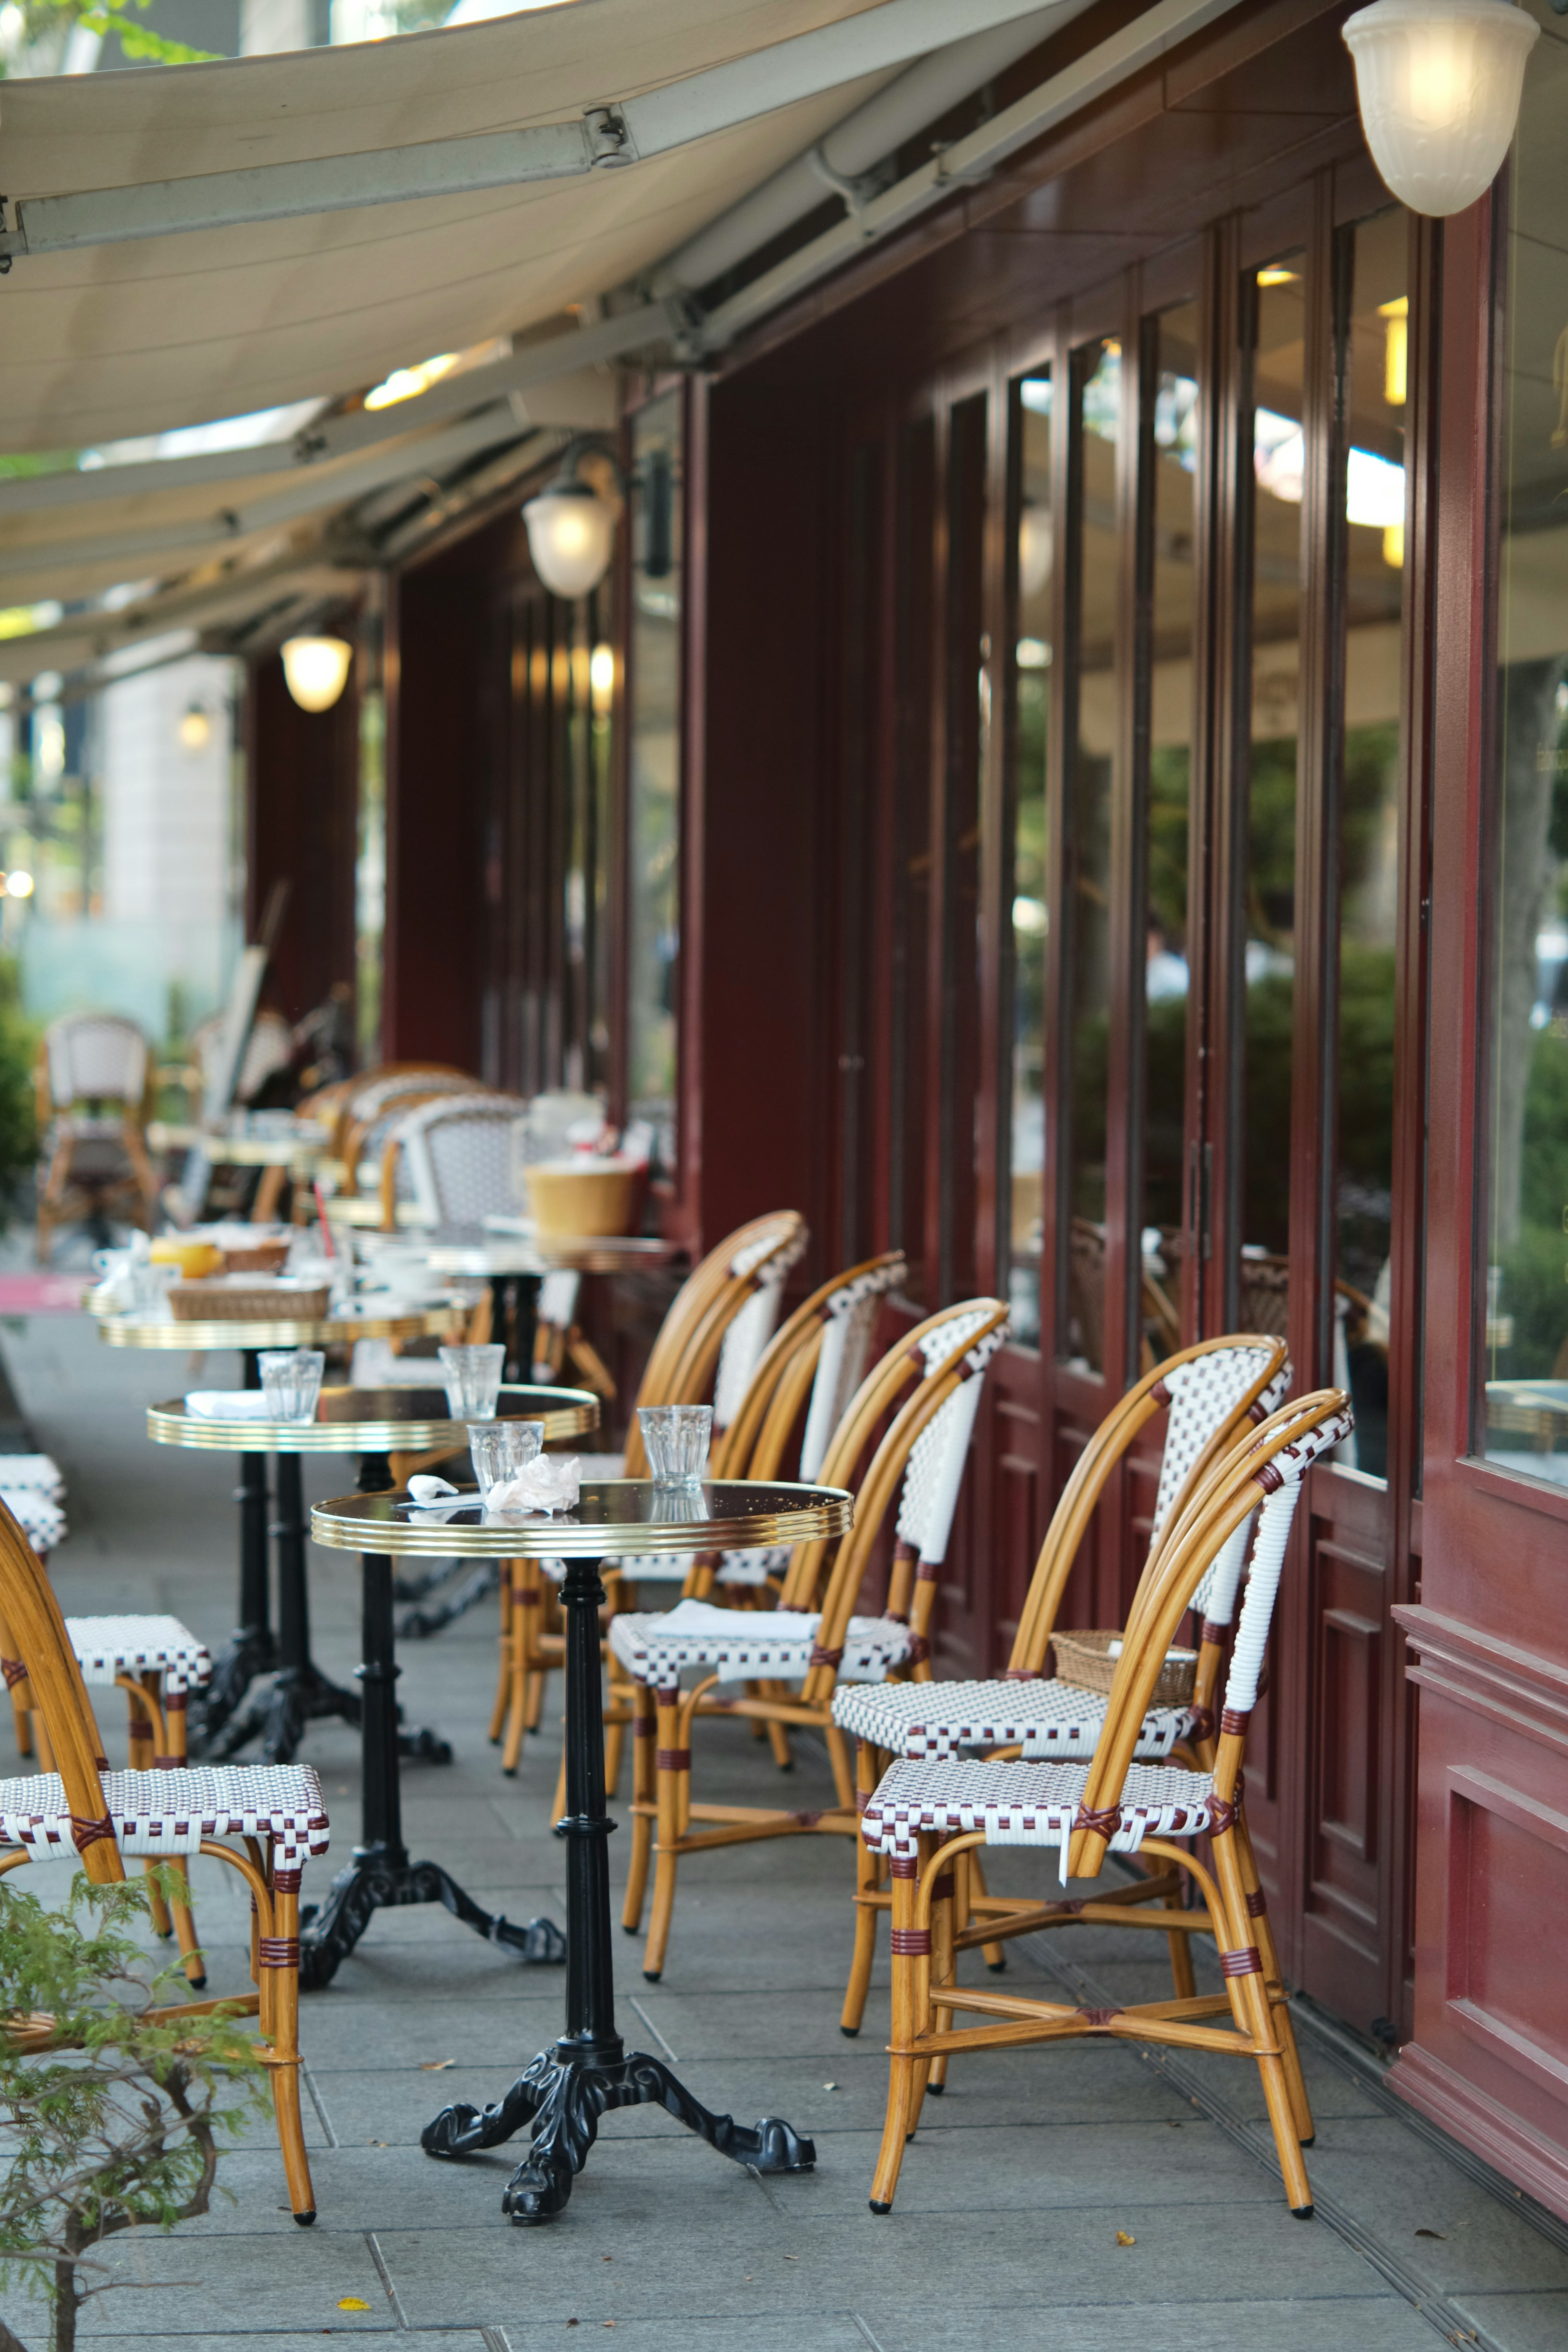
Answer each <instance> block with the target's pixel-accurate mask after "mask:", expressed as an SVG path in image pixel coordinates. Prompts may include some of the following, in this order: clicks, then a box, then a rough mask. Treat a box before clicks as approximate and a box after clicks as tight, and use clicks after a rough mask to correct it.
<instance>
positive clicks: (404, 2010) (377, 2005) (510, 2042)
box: [300, 1968, 563, 2080]
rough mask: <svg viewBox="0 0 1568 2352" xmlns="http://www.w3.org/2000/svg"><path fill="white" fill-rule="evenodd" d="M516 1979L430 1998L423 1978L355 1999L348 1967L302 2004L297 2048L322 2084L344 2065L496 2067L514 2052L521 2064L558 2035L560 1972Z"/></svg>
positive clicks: (372, 1989) (378, 1986)
mask: <svg viewBox="0 0 1568 2352" xmlns="http://www.w3.org/2000/svg"><path fill="white" fill-rule="evenodd" d="M515 1973H516V1979H517V1982H516V1989H515V1990H513V1987H512V1980H511V1979H510V1978H508V1977H505V1976H503V1977H501V1978H500V1979H499V1981H496V1982H492V1983H490V1984H487V1985H476V1986H475V1987H474V1988H473V1990H471V1992H468V1993H466V1994H454V1993H447V1994H433V1993H432V1992H431V1991H430V1990H429V1984H428V1979H427V1977H426V1981H425V1982H424V1983H423V1984H421V1983H419V1982H418V1981H417V1979H414V1980H412V1981H411V1983H410V1985H409V1986H408V1987H406V1988H399V1987H397V1986H392V1987H388V1986H386V1985H385V1984H384V1982H377V1983H375V1984H374V1985H368V1986H366V1987H365V1988H364V1992H365V1995H366V1996H367V1997H365V1998H360V1997H357V1996H356V1995H354V1993H353V1990H352V1988H351V1986H350V1984H349V1981H348V1974H349V1972H348V1969H346V1968H345V1969H342V1971H341V1972H340V1974H339V1975H338V1977H337V1978H336V1979H335V1980H334V1982H333V1984H332V1986H331V1989H330V1990H328V1991H326V1992H324V1993H312V1994H308V1995H307V1996H306V1998H305V1999H304V2000H303V2001H302V2002H301V2004H300V2043H301V2047H302V2048H303V2049H304V2051H305V2054H306V2058H307V2060H308V2062H309V2063H310V2066H311V2068H312V2069H313V2071H314V2072H315V2073H316V2074H319V2075H320V2076H321V2077H322V2079H323V2080H324V2079H326V2078H327V2077H329V2076H331V2074H335V2073H337V2072H338V2071H339V2070H340V2069H342V2068H345V2067H347V2068H352V2069H363V2068H367V2067H368V2068H374V2067H398V2066H403V2067H406V2066H423V2065H426V2064H429V2065H433V2064H434V2063H436V2062H437V2060H439V2059H443V2058H449V2059H452V2060H454V2061H456V2062H457V2063H460V2064H464V2065H476V2064H478V2065H485V2064H494V2063H498V2053H515V2054H516V2057H517V2060H518V2063H519V2064H520V2065H521V2063H523V2061H524V2060H525V2059H527V2058H530V2057H531V2056H532V2054H533V2053H534V2051H536V2050H538V2049H540V2048H541V2047H542V2045H543V2044H544V2043H545V2042H548V2041H551V2040H552V2039H553V2037H554V2036H555V2035H556V2034H558V2033H559V2032H560V2031H561V2024H562V2016H563V2010H562V1990H561V1983H560V1979H561V1975H562V1971H561V1970H560V1969H556V1970H554V1972H553V1975H552V1977H549V1978H547V1977H546V1976H545V1972H544V1971H543V1970H542V1969H537V1970H535V1969H531V1970H528V1971H527V1972H526V1973H525V1972H524V1971H523V1970H521V1969H519V1970H517V1971H516V1972H515Z"/></svg>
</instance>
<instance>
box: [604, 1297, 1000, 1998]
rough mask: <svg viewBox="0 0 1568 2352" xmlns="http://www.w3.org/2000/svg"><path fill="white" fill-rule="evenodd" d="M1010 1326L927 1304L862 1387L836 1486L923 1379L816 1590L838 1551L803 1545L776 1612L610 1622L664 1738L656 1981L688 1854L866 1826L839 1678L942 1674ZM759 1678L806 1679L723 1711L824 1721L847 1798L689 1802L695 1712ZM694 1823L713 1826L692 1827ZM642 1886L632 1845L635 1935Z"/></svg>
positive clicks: (617, 1650)
mask: <svg viewBox="0 0 1568 2352" xmlns="http://www.w3.org/2000/svg"><path fill="white" fill-rule="evenodd" d="M1006 1330H1007V1309H1006V1307H1005V1306H1004V1305H1003V1303H1002V1302H1001V1300H999V1299H995V1298H970V1299H965V1300H963V1301H962V1302H961V1303H960V1304H959V1305H957V1306H954V1307H944V1308H943V1309H942V1312H941V1313H940V1314H937V1315H932V1316H928V1318H926V1320H925V1321H924V1322H923V1323H921V1324H919V1325H917V1326H916V1328H915V1329H914V1330H913V1331H911V1332H910V1333H909V1334H908V1336H907V1337H906V1338H904V1339H901V1340H900V1342H899V1344H898V1346H897V1347H896V1348H894V1349H891V1350H890V1352H889V1354H888V1355H886V1356H884V1357H883V1359H882V1360H881V1362H880V1363H879V1365H878V1366H877V1367H876V1369H875V1370H873V1371H872V1372H871V1374H870V1375H869V1377H868V1379H867V1380H866V1381H863V1382H862V1383H861V1386H860V1388H859V1390H858V1392H857V1393H856V1395H855V1397H854V1398H853V1399H852V1401H851V1402H850V1404H849V1407H848V1410H847V1412H846V1413H845V1414H844V1417H843V1419H842V1421H841V1422H840V1423H839V1425H838V1428H837V1432H836V1433H835V1435H834V1439H833V1443H832V1444H831V1445H830V1446H829V1447H828V1449H827V1453H826V1456H825V1458H824V1460H823V1464H822V1468H821V1471H820V1473H819V1478H820V1483H821V1484H823V1485H824V1486H849V1485H851V1484H852V1483H853V1481H854V1478H855V1474H856V1472H857V1470H858V1467H859V1465H860V1463H861V1460H862V1459H863V1457H864V1455H865V1454H866V1453H867V1451H868V1447H869V1446H870V1444H871V1441H872V1438H873V1436H874V1434H875V1432H876V1431H877V1429H878V1428H879V1426H880V1424H881V1423H882V1421H883V1419H884V1417H885V1415H886V1414H887V1413H888V1412H889V1410H890V1409H891V1408H893V1407H894V1406H895V1405H897V1403H898V1400H899V1398H900V1396H901V1395H902V1393H903V1391H905V1389H907V1388H909V1387H910V1384H911V1382H912V1383H914V1392H913V1394H912V1395H911V1396H910V1397H909V1398H907V1399H906V1401H905V1402H903V1404H902V1405H901V1406H900V1407H899V1409H898V1411H897V1412H895V1414H894V1418H893V1420H892V1422H891V1423H890V1425H889V1428H888V1430H887V1433H886V1434H885V1435H884V1436H883V1438H882V1440H881V1442H880V1444H879V1445H878V1446H877V1449H876V1452H875V1454H873V1455H872V1458H871V1461H870V1464H869V1466H868V1469H867V1471H866V1473H865V1475H864V1477H862V1478H861V1480H860V1482H859V1486H858V1492H857V1496H856V1505H855V1525H854V1528H853V1529H852V1531H851V1532H850V1533H849V1534H848V1535H847V1536H846V1537H845V1538H843V1539H842V1541H840V1542H839V1544H838V1546H837V1556H836V1557H835V1558H834V1559H833V1563H832V1568H831V1570H830V1571H829V1572H828V1573H827V1575H826V1589H825V1590H824V1591H822V1593H821V1596H820V1598H818V1586H819V1584H821V1582H822V1580H823V1576H824V1571H825V1570H826V1568H827V1556H828V1549H829V1548H828V1546H827V1545H826V1543H810V1544H799V1545H797V1546H796V1547H795V1550H794V1552H793V1554H792V1556H791V1559H790V1564H789V1568H788V1570H787V1572H786V1574H785V1576H784V1583H783V1586H782V1589H781V1591H780V1593H779V1603H778V1607H777V1608H776V1609H775V1610H762V1611H758V1610H739V1609H719V1608H715V1607H713V1606H712V1605H711V1604H710V1603H709V1602H704V1601H695V1600H687V1601H681V1602H680V1603H679V1606H678V1607H677V1608H675V1609H672V1610H670V1611H669V1612H668V1614H666V1615H663V1616H647V1615H643V1614H640V1613H628V1614H626V1615H622V1616H618V1617H616V1618H613V1619H612V1620H611V1623H610V1647H611V1650H612V1651H613V1653H614V1654H615V1655H616V1657H617V1658H618V1659H619V1660H620V1662H621V1664H622V1665H623V1666H624V1667H625V1668H626V1671H627V1672H628V1674H629V1675H631V1677H632V1679H633V1680H634V1682H635V1683H636V1684H637V1726H636V1732H637V1738H638V1739H639V1740H641V1739H647V1738H652V1739H653V1740H654V1741H655V1753H654V1768H655V1773H656V1787H657V1792H658V1793H657V1799H656V1801H655V1803H654V1805H653V1806H652V1807H651V1808H650V1807H649V1806H648V1805H647V1802H646V1801H645V1802H644V1803H643V1804H642V1805H641V1806H640V1807H634V1812H635V1813H640V1814H641V1816H642V1817H643V1818H645V1819H646V1818H647V1817H648V1815H649V1813H650V1811H651V1813H652V1814H653V1815H654V1817H656V1818H657V1821H658V1843H657V1845H656V1847H655V1881H654V1900H653V1913H652V1917H651V1919H650V1922H649V1927H648V1938H647V1950H646V1952H645V1954H644V1958H643V1972H644V1974H645V1975H646V1976H647V1977H648V1978H650V1979H657V1978H658V1976H659V1975H660V1973H661V1971H662V1969H663V1967H664V1957H665V1950H666V1947H667V1944H668V1937H669V1923H670V1916H671V1913H672V1911H673V1908H674V1903H675V1886H676V1872H677V1869H678V1866H679V1858H680V1856H681V1855H682V1854H683V1853H701V1852H702V1851H703V1850H704V1849H705V1848H707V1847H710V1846H721V1845H740V1844H746V1843H751V1842H752V1841H753V1840H755V1839H759V1838H772V1837H790V1836H797V1835H800V1834H801V1833H803V1832H813V1831H818V1830H821V1831H825V1832H829V1833H831V1834H837V1835H840V1836H852V1835H853V1834H854V1831H855V1812H854V1787H853V1783H852V1780H851V1777H850V1771H849V1758H848V1752H847V1748H846V1746H845V1742H844V1738H843V1735H842V1733H841V1732H840V1731H839V1730H838V1728H837V1726H836V1724H835V1723H834V1721H833V1691H834V1685H835V1684H836V1682H837V1679H838V1677H839V1675H841V1674H842V1675H844V1676H845V1678H846V1679H847V1680H850V1681H857V1682H881V1681H883V1680H884V1679H885V1678H886V1677H887V1676H888V1675H892V1674H896V1673H901V1672H908V1673H910V1674H914V1675H922V1674H924V1675H929V1673H930V1671H931V1668H930V1665H929V1663H928V1661H929V1657H930V1641H929V1633H930V1625H931V1610H932V1606H933V1604H934V1601H935V1598H936V1578H937V1574H938V1571H939V1570H940V1568H941V1565H942V1559H944V1557H945V1555H946V1551H947V1539H948V1535H949V1533H950V1531H951V1529H952V1515H953V1511H954V1508H955V1507H956V1504H957V1500H958V1490H959V1486H960V1484H961V1482H962V1480H963V1469H964V1465H965V1463H966V1461H967V1459H968V1454H969V1438H970V1433H971V1431H972V1429H973V1425H974V1414H975V1411H976V1408H977V1407H978V1404H979V1402H980V1390H981V1385H982V1380H983V1377H984V1371H985V1368H986V1366H987V1364H988V1363H989V1362H990V1360H991V1359H992V1357H993V1356H994V1353H995V1351H996V1349H998V1348H999V1347H1000V1346H1001V1344H1002V1341H1003V1339H1004V1338H1005V1335H1006ZM900 1487H901V1490H902V1492H901V1496H900ZM896 1496H898V1497H899V1503H898V1518H897V1537H898V1540H897V1542H896V1545H895V1547H894V1552H893V1564H892V1571H891V1575H890V1578H889V1587H888V1595H887V1601H886V1604H885V1607H884V1609H883V1612H882V1614H881V1615H880V1616H878V1617H856V1616H852V1615H851V1613H850V1612H851V1611H852V1610H853V1608H854V1606H855V1602H856V1599H857V1597H858V1593H859V1591H860V1585H861V1581H862V1580H863V1578H864V1576H865V1574H866V1571H867V1569H868V1565H869V1563H870V1560H871V1558H872V1548H873V1546H874V1545H875V1543H876V1541H877V1538H878V1536H879V1533H880V1530H881V1528H882V1524H883V1521H884V1520H885V1518H886V1517H887V1515H888V1512H889V1510H890V1509H891V1508H892V1507H893V1505H894V1499H895V1497H896ZM693 1666H695V1667H698V1668H700V1669H702V1670H703V1671H702V1673H701V1676H700V1680H699V1681H698V1683H697V1685H696V1686H695V1688H694V1689H691V1690H682V1688H681V1687H680V1678H681V1675H682V1672H683V1671H684V1670H685V1669H687V1668H689V1667H693ZM751 1681H763V1682H764V1683H770V1682H771V1683H787V1684H795V1685H799V1688H798V1691H797V1692H796V1694H795V1696H773V1695H772V1694H771V1693H767V1692H765V1691H764V1692H763V1693H761V1694H759V1695H757V1696H743V1697H740V1698H737V1699H735V1700H733V1701H732V1702H731V1704H730V1705H729V1706H727V1707H726V1708H725V1709H724V1710H723V1712H725V1713H727V1714H730V1715H735V1716H740V1717H750V1718H751V1719H752V1721H753V1722H755V1721H762V1722H764V1723H777V1724H781V1725H784V1726H785V1727H803V1728H804V1727H812V1728H815V1729H818V1730H820V1731H822V1732H823V1734H824V1735H825V1737H826V1741H827V1748H828V1753H829V1756H830V1757H831V1759H832V1763H833V1774H834V1780H835V1783H836V1787H837V1800H838V1801H837V1807H835V1808H831V1809H829V1810H827V1811H822V1812H817V1813H799V1812H784V1811H778V1810H775V1809H773V1808H772V1807H767V1808H759V1807H755V1806H735V1805H711V1804H695V1805H694V1804H693V1803H692V1801H691V1734H692V1727H693V1723H694V1721H695V1719H696V1717H697V1715H698V1711H699V1709H700V1707H701V1706H702V1702H703V1701H704V1699H705V1698H707V1696H708V1695H709V1693H710V1692H711V1691H713V1690H715V1689H716V1688H717V1687H718V1686H719V1685H721V1684H724V1683H735V1682H751ZM656 1726H657V1729H656ZM692 1822H703V1823H707V1824H711V1826H709V1827H705V1828H703V1829H701V1830H695V1831H694V1830H693V1829H692V1826H691V1824H692ZM643 1892H644V1881H643V1875H642V1872H641V1871H640V1869H639V1867H638V1856H637V1851H636V1849H635V1848H634V1855H633V1862H632V1867H631V1872H630V1875H629V1878H628V1882H627V1886H626V1908H625V1910H624V1912H623V1914H622V1921H623V1925H624V1926H626V1927H627V1928H628V1929H632V1930H634V1931H635V1929H636V1927H637V1925H638V1923H639V1920H640V1916H641V1909H642V1897H643Z"/></svg>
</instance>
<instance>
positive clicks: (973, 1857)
mask: <svg viewBox="0 0 1568 2352" xmlns="http://www.w3.org/2000/svg"><path fill="white" fill-rule="evenodd" d="M969 1891H970V1894H971V1895H972V1896H973V1895H986V1894H989V1892H990V1889H989V1888H988V1887H987V1885H986V1884H985V1870H984V1864H982V1862H981V1859H980V1856H979V1853H976V1852H972V1853H971V1854H970V1857H969ZM963 1925H964V1926H965V1927H967V1926H968V1925H969V1922H968V1920H967V1919H966V1920H964V1922H963ZM980 1949H981V1952H982V1953H983V1954H984V1960H985V1965H986V1967H987V1968H988V1969H990V1970H991V1972H992V1974H993V1975H994V1976H1000V1975H1001V1974H1002V1972H1003V1970H1004V1969H1005V1967H1006V1965H1007V1947H1006V1945H1005V1944H982V1945H981V1947H980Z"/></svg>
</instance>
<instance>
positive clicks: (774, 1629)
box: [610, 1601, 914, 1690]
mask: <svg viewBox="0 0 1568 2352" xmlns="http://www.w3.org/2000/svg"><path fill="white" fill-rule="evenodd" d="M821 1622H822V1620H821V1618H820V1617H819V1616H816V1615H808V1614H807V1613H806V1612H805V1611H804V1610H793V1609H792V1610H784V1609H768V1610H751V1609H719V1608H716V1607H715V1606H714V1605H713V1603H712V1602H711V1601H679V1602H677V1604H676V1606H675V1607H674V1608H673V1609H671V1610H670V1611H668V1613H666V1614H661V1615H653V1614H649V1613H646V1612H637V1611H632V1612H627V1613H626V1615H625V1616H621V1617H613V1618H612V1619H611V1620H610V1647H611V1649H612V1650H613V1651H614V1652H615V1654H616V1657H617V1658H619V1660H620V1662H621V1664H623V1665H624V1666H625V1668H626V1672H627V1673H628V1674H629V1675H631V1676H632V1677H633V1679H634V1681H637V1682H639V1683H646V1684H647V1685H649V1687H650V1688H651V1689H654V1690H676V1689H678V1688H679V1684H680V1672H681V1668H682V1667H683V1666H705V1667H707V1668H708V1669H709V1671H710V1672H713V1673H717V1674H719V1675H721V1676H722V1677H723V1678H724V1679H725V1680H727V1681H737V1682H739V1681H749V1680H752V1679H756V1678H766V1679H767V1680H769V1681H778V1682H800V1681H803V1680H804V1679H805V1675H807V1674H808V1673H809V1672H810V1670H811V1667H812V1665H813V1664H814V1663H821V1661H819V1660H816V1657H815V1653H816V1629H817V1627H818V1626H819V1625H820V1623H821ZM913 1642H914V1636H913V1635H912V1633H910V1629H909V1627H908V1626H907V1625H905V1624H901V1623H900V1622H898V1621H897V1620H896V1619H894V1618H891V1617H851V1619H850V1620H849V1626H848V1631H847V1633H846V1635H845V1641H844V1655H843V1658H842V1660H841V1661H840V1663H839V1666H838V1672H839V1674H840V1675H842V1676H843V1677H845V1678H846V1679H847V1680H848V1681H851V1682H871V1683H879V1682H880V1681H882V1679H883V1678H884V1676H885V1675H889V1673H890V1672H891V1671H892V1669H893V1668H894V1667H895V1666H899V1665H902V1664H903V1663H904V1661H905V1659H906V1658H908V1656H909V1655H910V1650H911V1648H912V1646H913Z"/></svg>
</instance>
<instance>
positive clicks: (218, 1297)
mask: <svg viewBox="0 0 1568 2352" xmlns="http://www.w3.org/2000/svg"><path fill="white" fill-rule="evenodd" d="M330 1302H331V1289H330V1287H329V1286H328V1285H327V1284H326V1283H324V1282H321V1283H315V1282H310V1283H306V1282H279V1281H278V1280H276V1279H273V1280H268V1277H267V1276H266V1275H258V1274H242V1275H237V1276H236V1275H219V1276H217V1277H216V1280H214V1281H211V1282H172V1283H171V1284H170V1285H169V1312H170V1314H171V1315H172V1316H173V1317H174V1320H175V1322H176V1323H320V1322H322V1321H323V1320H324V1319H325V1318H326V1313H327V1308H328V1306H329V1304H330Z"/></svg>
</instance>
